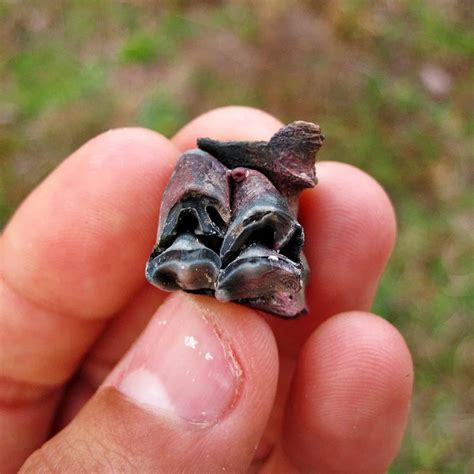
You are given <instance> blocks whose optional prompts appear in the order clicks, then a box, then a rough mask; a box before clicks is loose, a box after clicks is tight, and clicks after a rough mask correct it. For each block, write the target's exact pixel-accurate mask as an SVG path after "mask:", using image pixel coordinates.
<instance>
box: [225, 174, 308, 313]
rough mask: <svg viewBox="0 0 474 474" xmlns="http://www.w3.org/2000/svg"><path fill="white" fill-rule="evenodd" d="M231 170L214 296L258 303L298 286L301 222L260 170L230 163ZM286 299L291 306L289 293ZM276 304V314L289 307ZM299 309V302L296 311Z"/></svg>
mask: <svg viewBox="0 0 474 474" xmlns="http://www.w3.org/2000/svg"><path fill="white" fill-rule="evenodd" d="M231 176H232V178H233V181H234V184H233V192H232V219H231V221H230V223H229V227H228V229H227V233H226V235H225V237H224V241H223V242H222V247H221V260H222V265H223V268H222V270H221V272H220V274H219V279H218V282H217V287H216V298H217V299H219V300H221V301H241V300H245V303H246V304H248V305H250V306H253V304H252V302H253V301H254V300H256V301H257V302H258V304H260V302H261V301H262V298H266V299H268V298H271V296H272V295H274V294H277V293H281V292H285V293H288V294H289V295H293V294H296V293H298V292H299V291H300V290H301V289H302V286H303V265H302V263H301V260H300V256H301V250H302V247H303V243H304V234H303V229H302V227H301V225H300V224H299V223H298V222H297V221H296V219H295V217H294V216H293V214H292V213H291V212H290V210H289V208H288V204H287V201H286V200H285V199H284V197H283V196H282V195H281V194H280V193H279V192H278V190H277V189H276V188H275V186H274V185H273V184H272V183H271V182H270V180H269V179H268V178H267V177H266V176H264V175H263V174H262V173H260V172H259V171H256V170H251V169H247V168H235V169H234V170H232V172H231ZM289 301H290V302H291V303H292V306H293V301H292V299H289ZM276 309H277V311H278V312H279V313H278V314H280V315H281V316H286V315H287V314H289V313H292V312H293V309H292V308H287V307H282V308H276ZM302 310H303V308H298V313H300V312H301V311H302ZM272 312H274V313H276V311H272ZM293 315H294V314H293Z"/></svg>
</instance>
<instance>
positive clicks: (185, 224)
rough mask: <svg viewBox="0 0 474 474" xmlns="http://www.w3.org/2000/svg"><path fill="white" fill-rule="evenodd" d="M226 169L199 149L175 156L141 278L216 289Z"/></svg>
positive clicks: (226, 208)
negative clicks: (155, 232) (176, 160)
mask: <svg viewBox="0 0 474 474" xmlns="http://www.w3.org/2000/svg"><path fill="white" fill-rule="evenodd" d="M227 171H228V170H227V169H226V168H225V167H224V166H223V165H222V164H221V163H220V162H219V161H217V160H216V159H215V158H213V157H212V156H211V155H209V154H208V153H206V152H204V151H202V150H190V151H188V152H186V153H185V154H184V155H182V156H181V157H180V159H179V160H178V162H177V164H176V167H175V170H174V172H173V174H172V176H171V178H170V181H169V183H168V186H167V188H166V190H165V193H164V195H163V202H162V205H161V210H160V223H159V226H158V237H157V243H156V245H155V248H154V249H153V252H152V254H151V256H150V258H149V260H148V262H147V265H146V269H145V276H146V278H147V279H148V280H149V281H150V282H151V283H152V284H154V285H155V286H157V287H159V288H161V289H163V290H168V291H172V290H176V289H180V288H181V289H183V290H187V291H195V292H202V293H209V292H212V291H213V290H214V288H215V281H216V279H217V276H218V273H219V270H220V267H221V259H220V257H219V250H220V247H221V243H222V239H223V237H224V234H225V232H226V229H227V224H228V222H229V220H230V203H229V196H230V193H229V180H228V176H227Z"/></svg>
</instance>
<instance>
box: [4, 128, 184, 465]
mask: <svg viewBox="0 0 474 474" xmlns="http://www.w3.org/2000/svg"><path fill="white" fill-rule="evenodd" d="M177 155H178V150H177V149H176V148H175V147H174V146H173V145H172V144H171V143H170V142H169V141H168V140H167V139H165V138H164V137H162V136H160V135H159V134H157V133H154V132H151V131H147V130H143V129H121V130H114V131H109V132H106V133H104V134H102V135H100V136H99V137H97V138H95V139H93V140H91V141H90V142H88V143H87V144H85V145H84V146H83V147H82V148H80V149H79V150H78V151H76V152H75V153H74V154H73V155H71V156H70V157H69V158H68V159H67V160H65V161H64V162H63V163H62V164H61V165H60V166H59V167H58V168H57V169H56V170H55V171H54V172H53V173H52V174H51V175H50V176H49V177H48V178H47V179H46V180H45V181H44V182H43V183H42V184H41V185H40V186H39V187H38V188H37V189H36V190H35V191H33V192H32V194H31V195H30V196H29V197H28V198H27V199H26V201H25V202H24V203H23V205H22V206H21V207H20V209H19V210H18V211H17V212H16V214H15V215H14V216H13V218H12V219H11V221H10V223H9V224H8V226H7V227H6V229H5V232H4V234H3V236H2V238H1V240H0V262H1V267H0V275H1V277H0V303H1V304H0V347H1V348H2V350H1V351H0V433H2V437H5V439H2V440H1V441H0V445H1V446H2V450H1V451H2V453H1V455H0V464H1V465H2V466H3V467H5V465H6V463H7V461H8V463H12V462H13V463H14V462H15V461H16V462H18V459H19V458H21V456H22V455H24V454H28V450H31V449H33V448H34V447H35V444H37V443H38V442H40V441H41V437H42V436H44V435H45V434H46V432H47V424H48V422H49V419H50V418H51V415H52V411H53V409H54V403H55V400H56V399H57V388H58V387H60V386H61V384H62V383H64V382H65V381H66V380H67V379H68V378H69V377H70V376H71V374H72V373H73V372H74V370H75V368H76V366H77V364H78V363H79V361H80V360H81V359H82V357H83V356H84V354H85V352H87V350H88V348H89V346H90V344H91V343H92V342H93V341H94V340H95V339H96V337H97V335H98V333H99V332H100V330H101V328H102V327H103V323H104V321H105V320H106V319H107V318H110V317H111V316H112V315H113V314H114V313H115V312H117V310H118V309H119V308H121V307H122V306H123V305H124V303H125V302H126V301H127V300H128V299H129V298H130V296H131V295H132V294H133V293H134V292H135V291H136V290H137V289H138V288H139V287H140V286H141V285H142V284H143V282H144V276H143V269H144V262H145V261H146V258H147V254H148V252H149V251H150V249H151V248H152V246H153V237H154V234H155V227H156V222H157V218H158V210H159V203H160V199H161V195H162V192H163V190H164V187H165V185H166V182H167V180H168V177H169V175H170V173H171V171H172V168H173V164H174V161H175V159H176V158H177ZM52 400H53V401H52ZM7 436H8V438H7ZM15 453H16V455H15ZM3 456H5V459H3ZM7 470H8V469H7Z"/></svg>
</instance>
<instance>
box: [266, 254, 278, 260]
mask: <svg viewBox="0 0 474 474" xmlns="http://www.w3.org/2000/svg"><path fill="white" fill-rule="evenodd" d="M268 260H273V261H274V262H278V257H277V256H275V255H270V256H269V257H268Z"/></svg>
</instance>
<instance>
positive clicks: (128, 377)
mask: <svg viewBox="0 0 474 474" xmlns="http://www.w3.org/2000/svg"><path fill="white" fill-rule="evenodd" d="M277 360H278V357H277V352H276V346H275V341H274V339H273V336H272V333H271V331H270V329H269V328H268V326H267V325H266V324H265V322H264V321H263V320H262V319H261V318H259V317H258V315H256V313H255V312H254V311H252V310H250V309H248V308H244V307H241V306H237V305H230V304H228V305H222V304H220V303H217V302H215V301H214V300H212V299H210V298H206V297H195V296H190V295H186V294H184V293H178V294H176V295H173V296H171V297H170V298H169V299H167V301H166V303H165V304H164V305H162V306H161V307H160V309H159V310H158V312H157V314H156V315H155V316H154V317H153V319H152V320H151V322H150V324H149V325H148V326H147V328H146V329H145V331H144V333H143V334H142V336H141V337H140V338H139V340H138V341H137V343H136V344H135V345H134V346H133V347H132V349H131V350H130V352H129V353H128V354H127V355H126V357H125V358H124V359H123V360H122V361H121V362H120V364H119V365H118V367H117V368H116V369H114V371H113V372H112V374H111V375H110V377H109V378H108V380H107V381H106V384H105V386H104V387H103V388H102V389H101V390H99V392H98V393H97V394H96V395H95V396H94V397H93V398H92V399H91V401H90V402H89V403H88V404H87V405H86V406H85V408H84V409H83V410H82V411H81V412H80V413H79V415H78V417H77V418H75V420H74V421H73V422H72V423H71V424H70V425H68V427H66V428H65V430H63V431H62V432H61V433H59V434H58V435H57V436H56V437H54V438H53V439H52V440H50V441H49V442H48V443H47V444H46V445H45V446H44V447H43V448H42V449H41V450H40V451H38V452H37V453H35V454H34V455H33V456H32V457H31V458H30V459H29V460H28V461H27V463H26V465H25V466H24V467H23V470H22V471H23V472H38V471H40V472H41V469H42V468H44V467H45V466H54V468H55V469H57V470H59V471H61V472H63V471H64V472H69V471H72V470H81V471H85V472H97V471H102V470H104V469H105V467H106V468H107V469H108V470H110V471H114V472H124V471H130V470H133V471H140V472H223V471H228V472H243V471H245V470H246V468H247V467H248V465H249V464H250V462H251V460H252V457H253V455H254V453H255V449H256V444H257V442H258V440H259V438H260V436H261V433H262V431H263V429H264V426H265V423H266V421H267V417H268V414H269V412H270V409H271V406H272V404H273V397H274V393H275V386H276V380H277V376H278V367H277ZM132 447H133V448H132ZM71 448H72V449H71Z"/></svg>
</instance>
